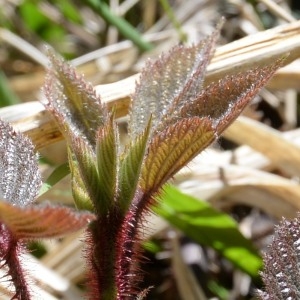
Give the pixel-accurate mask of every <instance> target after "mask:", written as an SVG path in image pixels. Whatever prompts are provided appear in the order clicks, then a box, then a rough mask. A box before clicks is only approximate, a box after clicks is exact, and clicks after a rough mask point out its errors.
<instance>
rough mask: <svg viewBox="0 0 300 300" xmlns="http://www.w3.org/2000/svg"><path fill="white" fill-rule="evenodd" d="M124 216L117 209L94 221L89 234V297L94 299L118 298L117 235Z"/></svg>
mask: <svg viewBox="0 0 300 300" xmlns="http://www.w3.org/2000/svg"><path fill="white" fill-rule="evenodd" d="M120 224H122V218H121V217H120V214H119V213H118V211H117V210H116V209H112V210H111V211H110V212H109V213H108V214H107V216H106V217H103V216H102V217H100V218H97V220H95V221H93V222H92V223H91V224H90V226H89V228H88V234H87V246H86V257H87V263H88V266H89V273H88V281H87V286H88V298H89V299H93V300H115V299H117V293H118V287H117V281H116V272H115V261H116V257H117V253H116V251H117V248H118V247H117V244H118V242H117V236H118V232H119V231H120Z"/></svg>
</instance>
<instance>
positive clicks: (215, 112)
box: [168, 59, 282, 135]
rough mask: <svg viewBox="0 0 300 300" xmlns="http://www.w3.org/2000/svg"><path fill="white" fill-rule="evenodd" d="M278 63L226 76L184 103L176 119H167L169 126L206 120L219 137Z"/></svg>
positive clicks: (272, 72)
mask: <svg viewBox="0 0 300 300" xmlns="http://www.w3.org/2000/svg"><path fill="white" fill-rule="evenodd" d="M281 63H282V59H279V60H277V61H276V62H275V63H274V64H272V65H267V66H265V67H262V68H256V69H252V70H249V71H246V72H244V73H238V74H235V75H231V76H227V77H225V78H224V79H221V80H219V81H218V82H215V83H212V84H211V85H209V86H208V87H207V88H205V89H204V90H203V91H202V93H201V94H200V95H199V96H198V97H196V98H195V99H191V100H190V101H187V102H186V103H185V104H184V105H183V106H182V108H181V109H180V110H179V111H178V113H177V117H175V118H170V119H169V121H168V122H169V123H171V124H172V123H173V122H175V121H177V119H181V118H188V117H192V116H199V117H206V116H209V117H210V118H211V119H212V122H213V125H214V127H215V129H216V133H217V134H218V135H219V134H220V133H221V132H222V131H224V130H225V128H226V127H228V126H229V125H230V124H231V123H232V122H233V121H234V120H235V119H236V118H237V117H238V116H239V115H240V114H241V112H242V111H243V109H244V108H245V106H246V105H247V104H248V103H249V102H250V101H251V100H252V99H253V97H254V96H255V95H256V94H257V93H258V92H259V91H260V89H261V88H262V87H263V86H264V85H265V84H266V83H267V82H268V80H269V79H270V78H271V77H272V76H273V74H274V72H275V71H276V70H277V69H278V68H279V67H280V66H281Z"/></svg>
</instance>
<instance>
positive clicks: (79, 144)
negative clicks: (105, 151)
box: [69, 138, 101, 205]
mask: <svg viewBox="0 0 300 300" xmlns="http://www.w3.org/2000/svg"><path fill="white" fill-rule="evenodd" d="M71 145H72V150H69V153H71V160H72V159H74V158H75V160H76V163H74V162H73V163H72V164H70V166H71V165H72V166H71V168H73V174H74V173H76V174H77V178H76V179H77V180H78V179H79V178H80V179H79V180H78V181H77V183H81V188H82V192H83V191H84V193H85V194H86V197H88V198H89V199H90V200H91V201H92V203H93V204H94V205H96V203H98V202H99V197H100V193H101V190H100V186H99V176H98V170H97V159H96V154H95V153H94V151H93V149H92V147H91V146H90V145H89V144H88V143H87V141H86V140H84V139H82V138H74V139H73V140H72V141H71ZM73 154H74V155H73ZM73 184H74V182H73ZM83 195H84V194H82V195H81V196H83ZM81 200H83V199H81Z"/></svg>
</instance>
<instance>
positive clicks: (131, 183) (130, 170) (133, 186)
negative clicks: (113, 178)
mask: <svg viewBox="0 0 300 300" xmlns="http://www.w3.org/2000/svg"><path fill="white" fill-rule="evenodd" d="M150 128H151V118H150V119H149V121H148V126H147V127H146V130H144V131H143V132H142V133H140V134H139V135H138V136H137V138H135V140H134V141H133V142H132V143H131V144H130V145H129V146H127V147H126V149H125V151H124V152H125V153H123V156H122V158H121V163H120V172H119V196H118V205H120V209H121V211H123V212H126V210H127V209H128V207H129V206H130V203H131V202H132V200H133V197H134V194H135V192H136V190H137V184H138V180H139V178H140V172H141V167H142V163H143V159H144V155H145V150H146V146H147V142H148V138H149V134H150Z"/></svg>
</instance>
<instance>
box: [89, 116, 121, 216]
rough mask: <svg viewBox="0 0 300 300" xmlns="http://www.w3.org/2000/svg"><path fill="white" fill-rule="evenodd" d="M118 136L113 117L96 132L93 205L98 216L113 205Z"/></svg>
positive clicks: (115, 190) (115, 188)
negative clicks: (96, 191) (95, 173)
mask: <svg viewBox="0 0 300 300" xmlns="http://www.w3.org/2000/svg"><path fill="white" fill-rule="evenodd" d="M118 141H119V139H118V135H117V125H116V123H115V120H114V116H113V115H112V116H111V119H110V120H109V121H108V122H107V124H106V125H105V126H103V127H101V128H99V130H98V132H97V143H96V155H97V168H98V178H99V180H98V182H97V183H95V184H97V185H98V186H99V195H98V198H97V200H96V201H97V202H95V203H94V205H95V207H96V209H97V210H98V213H99V214H106V213H107V211H108V210H109V208H110V207H111V206H112V205H113V204H114V201H115V200H116V194H117V176H118V175H117V174H118V160H117V159H118V157H117V155H118V152H119V148H118V147H119V145H118Z"/></svg>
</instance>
